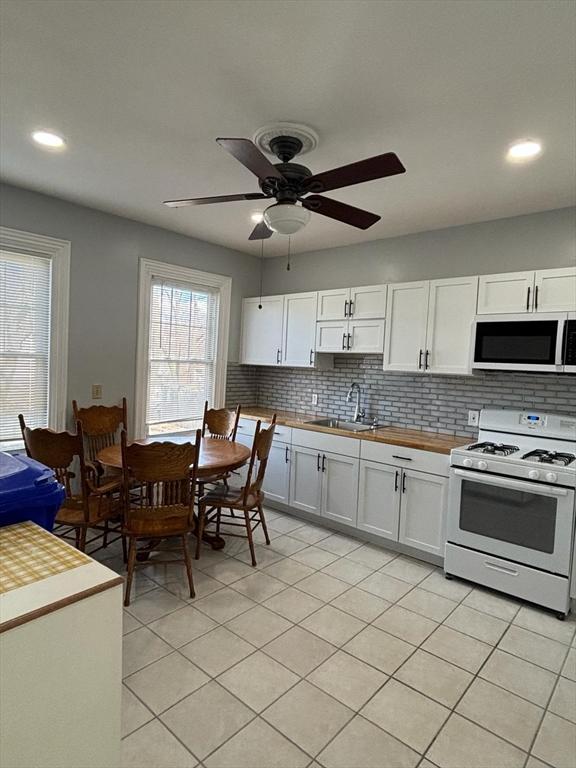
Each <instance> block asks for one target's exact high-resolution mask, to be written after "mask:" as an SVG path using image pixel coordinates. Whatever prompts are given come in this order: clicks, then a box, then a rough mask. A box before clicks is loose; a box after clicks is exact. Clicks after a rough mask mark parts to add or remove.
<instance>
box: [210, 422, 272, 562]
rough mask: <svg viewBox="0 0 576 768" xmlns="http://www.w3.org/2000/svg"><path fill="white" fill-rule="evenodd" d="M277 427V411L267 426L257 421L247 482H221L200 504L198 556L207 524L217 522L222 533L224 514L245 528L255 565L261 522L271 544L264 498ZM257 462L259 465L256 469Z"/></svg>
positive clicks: (228, 522)
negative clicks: (256, 536) (256, 534)
mask: <svg viewBox="0 0 576 768" xmlns="http://www.w3.org/2000/svg"><path fill="white" fill-rule="evenodd" d="M275 427H276V414H274V417H273V419H272V423H271V424H270V426H269V427H268V429H261V422H260V421H259V422H258V423H257V424H256V432H255V434H254V442H253V444H252V454H251V456H250V463H249V465H248V474H247V476H246V484H245V485H244V487H242V488H232V487H228V486H218V487H217V488H215V489H214V490H212V491H210V492H209V493H207V494H206V495H205V496H203V497H202V498H201V499H200V501H199V504H198V533H197V537H196V560H198V558H199V557H200V546H201V542H202V536H203V534H204V530H205V528H206V526H207V525H210V524H211V523H216V533H217V535H219V534H220V527H221V523H222V518H224V521H225V525H226V526H227V527H229V526H231V527H242V528H245V529H246V536H247V538H248V545H249V546H250V554H251V556H252V565H256V556H255V554H254V537H253V532H254V530H255V529H256V528H257V527H258V526H259V525H261V526H262V530H263V531H264V538H265V539H266V544H270V537H269V536H268V529H267V528H266V520H265V519H264V511H263V509H262V502H263V501H264V493H263V491H262V483H263V481H264V475H265V473H266V465H267V464H268V456H269V455H270V448H271V447H272V439H273V437H274V429H275ZM256 464H258V467H257V469H256ZM223 509H227V510H229V514H228V513H225V512H223V511H222V510H223ZM234 510H237V511H240V512H242V513H243V514H244V520H243V521H240V518H239V517H237V516H236V515H235V514H234ZM225 533H227V534H228V535H229V536H241V535H242V534H238V533H231V532H229V531H226V532H225Z"/></svg>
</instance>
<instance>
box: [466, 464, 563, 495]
mask: <svg viewBox="0 0 576 768" xmlns="http://www.w3.org/2000/svg"><path fill="white" fill-rule="evenodd" d="M452 471H453V472H454V474H455V475H456V476H457V477H462V478H464V479H465V480H473V481H474V482H476V483H484V485H497V486H498V487H499V488H509V489H510V490H513V491H529V492H530V493H536V494H539V495H541V496H567V495H568V490H567V489H566V488H557V487H556V486H554V485H538V484H537V483H530V482H524V481H522V480H512V479H509V478H507V477H496V476H495V475H488V476H486V475H481V474H480V473H478V472H467V471H466V470H465V469H453V470H452Z"/></svg>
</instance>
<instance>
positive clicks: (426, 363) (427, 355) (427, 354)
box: [424, 349, 430, 371]
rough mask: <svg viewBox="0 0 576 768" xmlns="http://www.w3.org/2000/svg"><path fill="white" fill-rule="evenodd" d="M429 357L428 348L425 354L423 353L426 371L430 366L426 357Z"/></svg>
mask: <svg viewBox="0 0 576 768" xmlns="http://www.w3.org/2000/svg"><path fill="white" fill-rule="evenodd" d="M429 357H430V350H429V349H427V350H426V354H425V355H424V370H425V371H427V370H428V368H430V366H429V365H428V358H429Z"/></svg>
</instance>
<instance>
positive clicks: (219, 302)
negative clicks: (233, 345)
mask: <svg viewBox="0 0 576 768" xmlns="http://www.w3.org/2000/svg"><path fill="white" fill-rule="evenodd" d="M230 283H231V281H230V278H225V277H221V276H220V275H211V274H208V273H204V272H198V271H197V270H191V269H187V268H185V267H176V266H172V265H169V264H162V263H161V262H152V261H148V260H142V261H141V270H140V322H139V349H138V357H139V362H138V381H137V386H136V390H137V394H136V411H137V415H136V422H137V423H136V433H137V435H136V436H137V437H141V436H152V435H160V434H175V433H178V432H189V431H191V430H193V429H197V428H198V427H199V426H200V425H201V420H202V413H203V410H204V402H205V401H206V400H208V401H209V403H210V404H215V405H216V407H218V406H219V405H223V404H224V395H225V379H226V360H227V347H228V344H227V337H228V313H229V297H230Z"/></svg>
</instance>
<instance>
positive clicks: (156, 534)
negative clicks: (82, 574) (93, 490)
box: [121, 430, 201, 605]
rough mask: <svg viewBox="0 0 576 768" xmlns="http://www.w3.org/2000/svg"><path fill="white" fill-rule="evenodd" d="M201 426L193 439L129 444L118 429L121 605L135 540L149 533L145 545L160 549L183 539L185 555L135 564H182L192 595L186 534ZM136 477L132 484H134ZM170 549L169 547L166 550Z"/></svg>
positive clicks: (129, 580) (126, 601) (192, 525)
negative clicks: (124, 571)
mask: <svg viewBox="0 0 576 768" xmlns="http://www.w3.org/2000/svg"><path fill="white" fill-rule="evenodd" d="M200 439H201V430H197V432H196V438H195V443H184V444H178V445H177V444H175V443H169V442H158V443H150V444H148V445H140V444H139V443H132V444H131V445H128V444H127V441H126V431H125V430H123V431H122V436H121V441H122V465H123V474H124V494H123V499H124V521H123V526H122V532H123V534H124V535H125V536H126V537H127V538H128V539H129V542H130V545H129V549H128V575H127V579H126V595H125V598H124V605H130V590H131V588H132V579H133V576H134V569H135V567H136V564H137V563H136V555H137V551H136V543H137V541H138V540H139V539H147V540H148V546H147V549H146V551H147V552H152V551H166V550H161V549H160V548H159V545H160V544H161V542H162V541H164V540H165V539H170V538H179V539H181V541H182V549H183V559H182V560H178V559H170V560H163V561H159V560H151V561H139V562H138V566H144V565H153V564H156V563H158V562H171V563H181V562H183V563H184V564H185V565H186V573H187V575H188V584H189V586H190V597H194V596H195V593H194V582H193V580H192V561H191V559H190V550H189V548H188V535H189V534H190V533H192V531H193V530H194V528H195V522H194V488H195V482H196V474H197V471H198V459H199V456H200ZM134 483H136V489H135V485H134ZM170 551H172V550H170Z"/></svg>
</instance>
